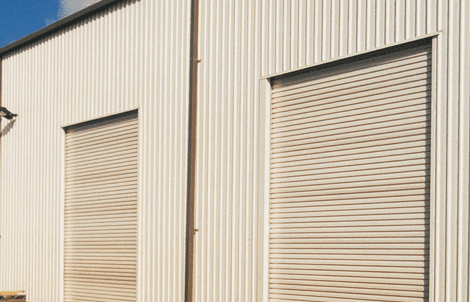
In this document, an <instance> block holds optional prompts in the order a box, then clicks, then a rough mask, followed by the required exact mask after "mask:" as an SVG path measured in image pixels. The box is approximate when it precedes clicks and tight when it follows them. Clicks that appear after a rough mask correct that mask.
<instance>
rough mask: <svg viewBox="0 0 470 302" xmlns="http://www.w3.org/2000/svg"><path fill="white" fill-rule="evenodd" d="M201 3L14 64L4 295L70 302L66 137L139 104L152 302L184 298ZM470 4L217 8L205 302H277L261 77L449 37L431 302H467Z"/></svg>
mask: <svg viewBox="0 0 470 302" xmlns="http://www.w3.org/2000/svg"><path fill="white" fill-rule="evenodd" d="M188 2H189V0H180V1H157V0H154V1H151V0H141V1H137V2H135V3H134V4H132V5H128V6H126V7H125V8H115V9H113V10H112V11H109V10H108V11H107V12H106V13H103V14H100V16H97V17H95V18H93V19H96V20H93V21H92V22H90V21H91V20H89V21H88V22H82V23H81V24H80V25H78V26H74V29H73V30H72V29H68V30H66V31H63V32H61V33H59V34H55V35H54V36H53V37H51V38H49V39H47V41H42V42H40V43H36V44H35V45H32V46H30V47H28V49H26V50H23V51H20V52H16V53H13V54H10V55H9V56H8V57H6V58H4V62H3V67H2V68H3V91H2V94H3V98H2V102H3V104H4V105H5V106H7V107H8V108H9V109H11V110H12V111H14V112H17V113H19V114H20V116H19V118H18V119H17V121H16V122H15V123H14V124H13V125H11V124H10V126H7V125H6V123H5V121H3V125H2V128H3V127H7V129H8V128H9V129H10V130H9V132H8V133H7V134H6V135H4V136H3V138H2V140H3V141H2V173H3V181H2V193H1V194H2V196H1V197H2V202H3V210H4V214H2V215H3V216H2V222H1V223H2V227H1V229H2V232H3V233H2V238H1V239H0V240H1V241H0V245H1V246H0V247H1V249H0V257H1V258H0V259H1V260H0V261H1V262H0V263H1V264H0V265H1V267H0V269H1V270H2V271H5V272H6V273H2V274H1V275H0V284H1V285H5V286H7V287H24V288H25V289H26V290H27V291H29V292H28V295H29V296H30V297H31V298H32V299H34V301H44V299H45V297H46V296H48V301H49V300H52V301H58V299H59V293H60V290H59V285H60V277H59V276H60V274H59V272H60V269H61V268H60V264H59V262H58V261H57V259H59V258H60V253H59V251H60V245H61V241H60V215H61V208H60V207H59V205H60V200H61V197H60V193H59V192H60V189H61V186H62V184H61V168H62V167H61V164H60V163H59V162H58V161H56V160H53V159H55V158H61V156H62V153H61V152H62V151H61V147H60V145H61V144H63V133H62V130H60V126H62V125H64V124H69V123H75V122H79V121H82V120H85V119H90V118H95V117H98V116H100V115H104V114H111V113H115V112H117V111H122V110H128V109H131V108H134V107H139V108H140V110H141V113H140V114H141V115H140V116H141V117H142V124H141V125H142V126H141V129H140V131H141V133H140V135H141V136H140V137H141V138H142V140H141V142H140V144H141V150H143V152H142V154H141V161H140V168H141V172H140V176H141V178H140V187H141V191H140V192H141V196H140V205H141V207H140V208H139V213H140V216H139V217H140V219H141V224H140V230H139V231H140V237H139V244H140V249H139V257H140V258H139V259H140V262H139V282H140V283H139V289H138V292H139V295H140V297H139V301H182V300H183V280H184V267H183V264H184V261H183V260H184V259H183V258H184V257H183V256H184V246H183V242H184V220H185V218H184V217H185V215H184V214H185V178H186V177H185V171H186V168H185V163H186V155H185V150H186V141H187V140H186V132H187V120H186V118H187V114H186V113H187V112H186V110H187V107H186V104H187V99H188V93H187V92H188V91H187V86H188V83H187V79H188V71H189V68H188V65H187V56H188V54H189V51H188V47H189V45H188V42H189V20H190V18H189V3H188ZM469 2H470V1H469V0H460V1H457V0H455V1H454V0H435V1H425V0H416V1H405V0H349V1H348V0H344V1H340V0H333V1H330V0H258V1H249V0H239V1H234V0H218V1H216V0H204V1H201V15H200V19H201V32H200V54H201V55H200V56H201V57H200V58H201V59H202V62H201V64H200V75H199V83H200V84H199V85H200V87H199V102H200V103H199V104H200V105H199V109H198V110H199V112H198V113H199V126H198V140H199V142H198V148H197V152H198V154H197V156H198V158H197V160H198V161H197V175H198V179H197V192H196V194H197V195H196V198H197V200H196V228H198V229H199V232H198V233H197V235H196V246H195V252H196V258H195V268H196V271H195V272H196V276H195V280H196V284H195V287H196V288H195V296H196V301H201V302H205V301H261V297H260V292H261V288H262V284H261V282H260V280H262V278H263V276H262V275H261V270H260V269H259V268H261V264H260V261H259V259H260V258H259V257H260V256H261V257H262V256H263V255H262V248H261V245H260V244H258V242H260V241H262V240H260V238H259V234H260V232H259V226H260V225H263V221H262V218H261V217H262V214H261V213H260V211H259V210H258V205H259V203H261V202H262V200H260V198H259V197H258V196H259V194H258V193H259V192H260V191H262V190H264V188H263V187H260V186H259V185H258V183H259V182H258V177H259V171H258V169H257V167H258V164H259V163H258V158H259V157H258V156H259V155H260V154H259V150H260V146H259V144H258V142H259V141H260V139H261V138H262V137H260V135H261V133H262V132H259V128H260V127H259V122H260V119H258V117H259V116H260V114H261V113H260V110H259V108H262V106H264V104H262V103H261V100H260V97H259V78H260V77H261V76H269V75H273V74H276V73H279V72H286V71H289V70H294V69H296V68H301V67H304V66H307V65H311V64H316V63H320V62H325V61H328V60H331V59H334V58H338V57H341V56H346V55H351V54H354V53H357V52H360V51H363V50H371V49H374V48H377V47H382V46H384V45H389V44H393V43H395V42H398V41H403V40H406V39H412V38H414V37H420V36H423V35H426V34H430V33H434V32H436V31H438V30H439V31H442V32H441V33H440V34H439V36H438V38H437V49H436V51H437V57H438V58H439V59H438V61H437V66H436V67H437V70H436V71H437V73H436V76H437V81H438V82H439V85H438V86H437V104H438V114H437V117H436V119H435V120H436V124H437V125H438V126H437V129H436V130H437V131H436V132H437V139H436V143H437V146H438V149H437V152H436V154H435V158H436V160H437V161H436V163H437V164H436V165H435V167H436V170H435V171H433V173H435V183H436V186H435V187H436V191H435V192H434V193H433V194H435V195H436V200H437V204H436V207H435V209H436V211H435V212H434V214H435V215H436V228H435V231H436V233H435V234H436V239H437V241H436V242H437V243H436V244H435V245H434V247H433V248H434V249H435V250H436V252H437V253H438V257H437V258H436V259H432V260H433V264H434V267H435V270H436V273H435V275H436V280H435V282H436V284H438V286H436V287H435V291H434V292H432V293H431V296H433V295H434V296H435V297H436V301H449V302H450V301H452V302H453V301H459V302H460V301H467V299H468V296H467V292H468V290H467V288H468V282H469V280H468V277H467V267H468V236H467V234H468V232H467V231H468V178H469V177H468V170H469V169H468V156H469V155H468V154H469V146H468V144H469V143H468V141H469V140H468V137H469V123H468V120H469V116H468V115H469V94H470V93H469V90H468V89H469V88H468V85H466V84H468V82H466V81H465V80H466V79H468V77H469V68H468V66H469V65H470V64H469V49H470V47H469V46H470V45H469V41H470V37H469V26H468V23H469V22H470V17H469V13H470V3H469ZM338 16H339V17H338ZM85 23H86V24H85ZM61 49H62V50H63V51H61ZM127 58H131V59H127ZM38 75H40V76H38ZM5 132H6V131H5ZM32 150H35V152H34V151H32ZM9 176H10V177H9ZM26 221H32V222H34V223H33V224H29V223H26ZM33 225H36V226H37V227H34V228H33ZM457 228H458V231H457ZM16 233H17V235H18V236H19V239H16V238H14V237H13V234H16ZM6 247H8V249H6ZM260 254H261V255H260ZM20 260H21V261H20ZM25 275H26V276H27V279H26V282H24V283H23V282H22V276H25ZM7 276H8V277H7ZM10 276H13V278H11V279H10V278H9V277H10ZM43 280H51V282H50V283H48V284H47V285H46V286H43V285H42V282H43ZM40 284H41V285H40ZM49 296H52V299H50V298H49Z"/></svg>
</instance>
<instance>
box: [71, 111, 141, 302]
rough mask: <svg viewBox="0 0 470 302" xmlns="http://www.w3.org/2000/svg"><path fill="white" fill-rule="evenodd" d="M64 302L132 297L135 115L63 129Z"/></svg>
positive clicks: (136, 163)
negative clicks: (64, 134)
mask: <svg viewBox="0 0 470 302" xmlns="http://www.w3.org/2000/svg"><path fill="white" fill-rule="evenodd" d="M65 152H66V154H65V158H66V163H65V165H66V168H65V185H66V188H65V297H64V301H65V302H72V301H77V302H78V301H93V302H95V301H110V302H111V301H136V286H137V284H136V278H137V169H138V168H137V167H138V120H137V113H136V112H132V113H128V114H123V115H119V116H115V117H111V118H106V119H104V120H99V121H96V122H92V123H87V124H84V125H79V126H76V127H72V128H69V129H67V130H66V151H65Z"/></svg>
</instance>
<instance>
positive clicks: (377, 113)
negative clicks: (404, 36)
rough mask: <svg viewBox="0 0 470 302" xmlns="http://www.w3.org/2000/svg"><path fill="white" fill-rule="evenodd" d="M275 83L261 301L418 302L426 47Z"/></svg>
mask: <svg viewBox="0 0 470 302" xmlns="http://www.w3.org/2000/svg"><path fill="white" fill-rule="evenodd" d="M272 84H273V90H272V105H271V122H272V124H271V190H270V264H269V297H270V301H405V302H413V301H427V298H428V282H429V281H428V279H429V278H428V269H429V187H430V139H431V137H430V130H431V119H430V118H431V90H430V89H431V47H430V46H420V47H417V48H413V49H408V50H401V51H397V52H394V53H393V54H390V53H389V54H386V55H381V56H376V57H374V58H367V59H363V60H361V61H356V62H352V63H347V64H343V65H342V66H336V67H333V68H330V69H328V70H327V69H324V70H317V71H315V72H311V73H310V74H303V75H295V76H291V77H284V78H282V79H278V80H273V83H272Z"/></svg>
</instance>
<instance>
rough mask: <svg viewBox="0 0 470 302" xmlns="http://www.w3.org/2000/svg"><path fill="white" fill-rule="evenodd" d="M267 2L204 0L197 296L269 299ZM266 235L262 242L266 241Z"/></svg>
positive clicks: (200, 301)
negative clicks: (263, 47) (264, 133)
mask: <svg viewBox="0 0 470 302" xmlns="http://www.w3.org/2000/svg"><path fill="white" fill-rule="evenodd" d="M260 8H261V6H260V2H259V1H250V0H242V1H225V0H223V1H221V0H207V1H201V11H200V13H201V14H200V19H201V25H200V38H199V43H200V44H199V45H200V50H199V56H200V57H199V58H200V59H201V60H202V61H201V63H200V64H199V79H198V83H199V88H198V104H199V105H198V128H197V129H198V137H197V154H196V156H197V161H196V165H197V166H196V173H197V176H196V177H197V178H196V186H197V188H196V201H195V203H196V206H195V207H196V208H195V221H196V228H197V229H198V230H199V231H198V232H197V233H196V235H195V236H196V237H195V259H194V262H195V277H194V281H195V284H194V286H195V289H194V296H195V301H197V302H219V301H234V302H235V301H246V302H248V301H261V299H260V298H259V297H260V296H259V295H260V292H261V290H262V289H260V286H261V284H260V282H258V281H259V280H260V279H261V278H262V274H261V271H260V270H259V258H260V257H263V255H262V253H261V252H260V249H259V247H260V246H259V239H260V238H259V236H258V230H259V223H260V221H262V219H261V218H262V216H261V215H262V213H260V211H259V210H258V206H259V203H260V202H259V198H258V192H259V190H260V188H259V187H258V183H257V179H258V168H257V166H258V162H257V160H258V159H257V156H258V152H259V146H258V141H259V133H258V120H259V117H258V116H259V97H258V95H259V74H260V72H259V68H258V66H259V64H260V63H259V58H260V54H259V45H260V36H259V33H260V31H259V23H260ZM261 242H262V241H261Z"/></svg>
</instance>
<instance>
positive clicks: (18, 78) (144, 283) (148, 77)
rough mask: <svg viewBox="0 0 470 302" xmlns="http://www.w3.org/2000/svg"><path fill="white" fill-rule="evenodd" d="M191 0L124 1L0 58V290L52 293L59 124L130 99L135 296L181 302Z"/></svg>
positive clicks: (58, 225) (126, 105)
mask: <svg viewBox="0 0 470 302" xmlns="http://www.w3.org/2000/svg"><path fill="white" fill-rule="evenodd" d="M189 7H190V1H189V0H188V1H187V0H184V1H177V2H175V1H153V0H152V1H149V0H140V1H124V2H123V3H121V4H119V5H116V6H113V7H111V8H109V9H107V10H105V11H104V12H102V13H99V14H97V15H95V16H92V17H90V18H87V19H86V20H84V21H82V22H80V23H79V24H77V25H76V26H71V27H69V28H67V29H65V30H62V31H61V32H58V33H56V34H54V35H52V36H51V37H49V38H47V39H43V40H41V41H38V42H36V43H34V44H32V45H30V46H28V47H25V48H24V49H21V50H19V51H15V52H14V53H10V54H8V55H7V56H6V57H4V58H3V62H2V69H3V85H2V102H3V105H4V106H6V107H7V108H8V109H10V110H12V111H13V112H15V113H18V114H19V116H18V118H17V120H16V122H12V123H10V122H9V121H6V120H3V121H2V129H3V130H5V131H4V135H2V138H1V140H2V146H1V148H2V152H1V153H2V159H1V165H2V175H3V177H2V186H1V190H0V194H1V202H2V211H3V212H2V216H1V219H0V224H2V228H1V229H2V237H1V238H0V270H1V271H2V273H1V274H0V288H2V289H10V288H12V289H24V290H26V292H27V295H28V300H31V301H33V302H58V301H63V298H62V297H61V292H62V289H63V286H62V283H61V282H62V281H61V279H62V274H63V262H62V261H61V257H62V256H61V255H62V247H63V242H62V239H61V236H63V225H62V222H61V221H62V217H61V215H62V214H61V213H62V212H63V199H62V197H61V196H62V195H63V176H62V170H63V168H64V164H63V162H62V160H63V157H64V154H65V151H64V150H63V145H65V141H64V140H65V137H64V133H63V130H62V126H64V125H70V124H76V123H79V122H82V121H85V120H91V119H96V118H99V117H102V116H105V115H110V114H115V113H118V112H122V111H128V110H132V109H135V108H139V150H140V152H139V172H138V174H139V203H138V213H139V214H138V217H139V226H138V227H139V231H138V236H139V237H138V256H137V257H138V270H137V273H138V275H137V286H138V290H137V294H138V298H137V301H149V302H150V301H151V302H154V301H157V302H176V301H178V302H179V301H183V300H184V256H185V247H184V240H185V228H186V180H187V177H186V166H187V151H186V150H187V141H188V138H187V131H188V95H189V91H188V79H189V77H188V72H189V68H188V63H189V20H190V18H189V12H190V11H189Z"/></svg>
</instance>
